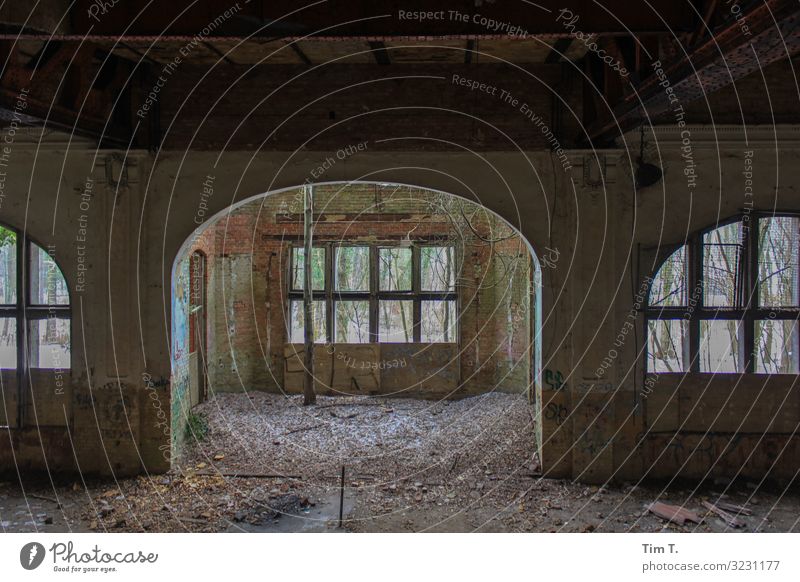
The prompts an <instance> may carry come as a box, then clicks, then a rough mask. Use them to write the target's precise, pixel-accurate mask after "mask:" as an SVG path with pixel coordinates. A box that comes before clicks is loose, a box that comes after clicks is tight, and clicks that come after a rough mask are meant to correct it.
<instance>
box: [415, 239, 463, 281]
mask: <svg viewBox="0 0 800 582" xmlns="http://www.w3.org/2000/svg"><path fill="white" fill-rule="evenodd" d="M453 255H454V249H453V247H422V248H421V249H420V263H421V269H422V277H421V285H422V290H423V291H452V290H453V289H455V271H454V269H455V261H454V260H453Z"/></svg>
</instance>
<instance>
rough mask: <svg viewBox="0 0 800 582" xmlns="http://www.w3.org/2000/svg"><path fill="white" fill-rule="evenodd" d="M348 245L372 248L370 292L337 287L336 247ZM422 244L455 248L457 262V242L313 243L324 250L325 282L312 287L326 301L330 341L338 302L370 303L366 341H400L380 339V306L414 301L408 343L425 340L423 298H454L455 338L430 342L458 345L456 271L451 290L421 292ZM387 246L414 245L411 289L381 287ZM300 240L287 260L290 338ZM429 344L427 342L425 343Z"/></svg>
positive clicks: (296, 296)
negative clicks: (382, 254) (382, 257)
mask: <svg viewBox="0 0 800 582" xmlns="http://www.w3.org/2000/svg"><path fill="white" fill-rule="evenodd" d="M347 247H366V248H368V249H369V269H370V271H369V289H368V290H367V291H339V290H338V289H336V250H337V249H338V248H347ZM423 247H451V248H452V249H453V254H452V257H453V261H454V263H455V265H454V267H453V268H454V269H455V268H456V265H458V248H457V246H456V245H454V244H452V243H450V242H446V241H438V240H434V241H412V242H411V243H410V244H408V243H406V244H403V243H398V242H393V241H379V242H375V241H359V240H350V241H336V242H331V241H320V242H319V243H316V244H313V248H324V249H325V285H324V289H322V290H312V293H311V295H312V300H324V301H325V321H326V327H327V330H326V338H325V341H326V342H327V343H331V344H332V343H337V342H336V341H335V338H336V330H335V328H334V327H335V313H336V302H337V301H367V302H368V303H369V335H368V337H369V341H368V342H365V343H370V344H374V343H386V344H390V343H401V342H385V341H381V339H380V335H379V325H378V323H379V305H380V302H381V301H385V300H410V301H413V308H412V340H411V342H409V343H423V342H422V341H421V338H422V325H421V313H422V302H423V301H453V302H454V304H455V312H456V323H455V326H454V327H453V329H454V332H453V335H454V338H453V340H454V341H452V342H431V343H436V344H442V345H449V344H457V343H458V338H459V337H460V330H459V318H458V313H459V293H458V285H457V280H458V277H457V271H455V272H454V276H453V289H452V290H451V291H422V290H421V280H422V264H421V259H420V257H421V249H422V248H423ZM387 248H411V289H410V290H407V291H382V290H380V276H379V271H378V269H379V268H380V249H387ZM302 249H303V246H302V244H301V243H300V242H297V243H292V244H291V245H290V249H289V260H288V262H287V270H288V273H289V276H288V277H287V281H288V285H287V294H286V299H287V300H286V306H287V307H286V310H285V311H286V321H287V323H288V326H287V331H288V334H287V335H288V337H289V339H290V340H291V329H292V321H291V319H290V318H291V303H292V301H295V300H302V299H303V291H302V289H300V290H298V289H293V288H292V285H293V280H292V276H291V275H292V270H293V267H294V260H295V259H294V254H295V253H296V252H297V250H302ZM426 343H428V342H426Z"/></svg>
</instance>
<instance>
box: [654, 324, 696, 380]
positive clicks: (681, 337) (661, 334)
mask: <svg viewBox="0 0 800 582" xmlns="http://www.w3.org/2000/svg"><path fill="white" fill-rule="evenodd" d="M688 341H689V326H688V324H687V322H686V320H685V319H656V320H651V321H648V322H647V371H648V372H683V371H685V370H686V362H685V352H686V350H685V346H686V345H688V344H687V342H688Z"/></svg>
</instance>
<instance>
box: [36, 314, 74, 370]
mask: <svg viewBox="0 0 800 582" xmlns="http://www.w3.org/2000/svg"><path fill="white" fill-rule="evenodd" d="M30 326H31V327H30V338H29V342H30V346H29V348H30V349H29V351H28V353H29V357H30V367H31V368H48V369H59V370H60V369H67V368H69V367H70V362H69V356H70V350H69V319H64V318H57V317H49V318H47V319H35V320H33V321H31V322H30Z"/></svg>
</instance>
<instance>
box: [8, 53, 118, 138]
mask: <svg viewBox="0 0 800 582" xmlns="http://www.w3.org/2000/svg"><path fill="white" fill-rule="evenodd" d="M4 54H5V56H6V57H7V58H6V59H4V62H5V63H6V66H5V67H4V69H3V71H2V75H0V110H3V111H4V113H3V114H2V117H3V118H4V119H6V121H7V122H9V121H11V120H16V121H17V122H18V123H24V124H26V125H44V124H45V123H46V124H47V126H48V127H52V128H58V129H60V130H62V131H68V132H75V133H76V134H78V135H85V136H88V137H93V138H96V139H98V140H102V141H103V142H105V143H109V144H125V143H128V141H129V139H130V136H131V112H130V111H129V108H130V99H129V95H128V94H127V92H128V91H129V89H128V87H127V83H126V79H127V78H128V76H129V75H130V74H131V64H130V63H128V62H126V61H124V60H122V59H120V58H118V57H116V56H114V55H112V54H108V53H106V52H105V51H103V50H99V49H98V47H96V46H95V45H93V44H92V43H83V44H79V43H45V45H43V46H42V48H41V49H40V51H39V52H38V54H37V55H36V56H34V57H33V58H28V57H25V56H23V55H22V54H21V52H20V50H19V46H18V45H16V44H15V43H5V50H4ZM98 55H101V58H98ZM103 58H105V59H106V60H105V63H103V60H102V59H103ZM21 96H22V97H23V98H24V101H25V106H24V108H22V107H21V106H20V99H21ZM115 102H117V103H118V108H117V109H116V110H112V105H113V104H114V103H115ZM120 107H121V108H123V109H125V108H127V109H126V110H125V111H122V110H120ZM109 118H110V121H109Z"/></svg>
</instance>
